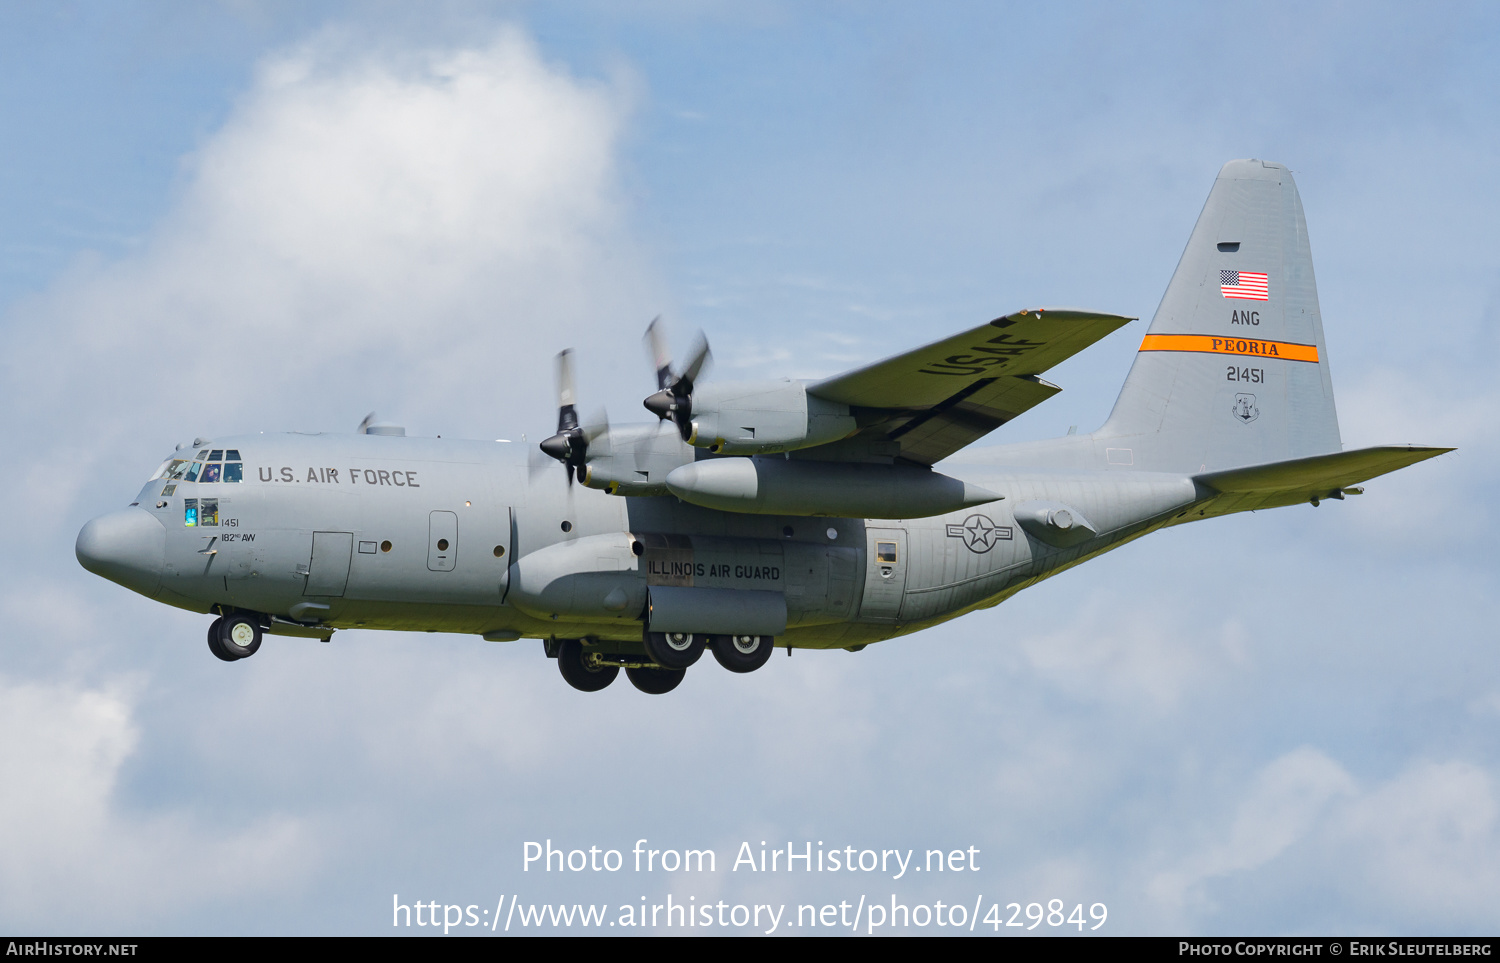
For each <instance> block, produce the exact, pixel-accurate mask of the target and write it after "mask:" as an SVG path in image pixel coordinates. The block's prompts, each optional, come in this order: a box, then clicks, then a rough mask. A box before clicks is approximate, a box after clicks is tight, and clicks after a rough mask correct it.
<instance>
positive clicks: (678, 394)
mask: <svg viewBox="0 0 1500 963" xmlns="http://www.w3.org/2000/svg"><path fill="white" fill-rule="evenodd" d="M646 345H647V347H648V349H649V350H650V352H651V360H652V362H653V363H654V364H655V365H656V387H657V389H658V390H657V391H656V393H655V394H652V395H649V396H648V397H647V398H646V400H645V401H643V402H642V404H644V405H645V406H646V410H647V411H649V412H651V413H652V414H653V415H655V416H656V417H658V418H660V419H662V420H663V421H666V420H668V419H670V420H671V421H672V423H673V424H674V425H676V426H677V431H678V433H679V434H681V435H682V440H683V441H687V440H688V438H689V437H690V436H691V435H692V433H693V383H694V382H695V381H697V380H698V378H699V376H701V375H702V374H703V369H704V367H705V366H707V364H708V362H709V361H710V360H711V359H712V357H713V355H712V353H711V352H710V351H709V350H708V339H707V338H705V337H704V336H703V334H702V333H701V332H700V333H699V335H698V339H697V341H695V342H694V343H693V349H692V352H691V353H690V354H689V355H688V357H689V360H688V363H687V367H685V368H683V369H682V371H681V373H676V374H674V373H673V371H672V355H671V353H670V352H669V351H668V350H667V339H666V335H664V334H663V333H662V330H661V316H660V315H658V316H657V317H655V318H654V319H652V321H651V323H650V324H648V325H646Z"/></svg>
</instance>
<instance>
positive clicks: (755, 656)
mask: <svg viewBox="0 0 1500 963" xmlns="http://www.w3.org/2000/svg"><path fill="white" fill-rule="evenodd" d="M775 642H776V640H775V639H774V638H773V637H771V636H769V635H716V636H714V638H713V649H714V658H716V659H718V660H719V664H720V665H722V666H723V667H724V668H726V669H728V670H729V671H730V672H754V671H755V670H756V669H758V668H760V667H761V666H763V665H765V664H766V660H768V659H769V658H771V651H772V649H774V648H775Z"/></svg>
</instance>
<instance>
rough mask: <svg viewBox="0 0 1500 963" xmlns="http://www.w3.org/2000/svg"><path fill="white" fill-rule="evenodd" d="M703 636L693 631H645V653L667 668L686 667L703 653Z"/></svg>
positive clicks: (653, 660)
mask: <svg viewBox="0 0 1500 963" xmlns="http://www.w3.org/2000/svg"><path fill="white" fill-rule="evenodd" d="M703 643H704V638H703V636H702V635H700V634H698V633H695V632H647V633H646V654H647V655H649V656H650V657H651V661H652V662H655V663H656V664H657V665H659V666H663V667H665V668H668V669H686V668H687V667H688V666H690V665H692V664H693V663H694V662H697V661H698V659H699V658H700V657H701V656H702V655H703Z"/></svg>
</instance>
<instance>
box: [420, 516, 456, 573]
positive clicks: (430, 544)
mask: <svg viewBox="0 0 1500 963" xmlns="http://www.w3.org/2000/svg"><path fill="white" fill-rule="evenodd" d="M457 564H458V515H457V514H455V513H453V512H432V513H431V514H429V515H428V516H427V567H428V568H429V569H431V570H432V571H434V572H451V571H453V568H454V566H455V565H457Z"/></svg>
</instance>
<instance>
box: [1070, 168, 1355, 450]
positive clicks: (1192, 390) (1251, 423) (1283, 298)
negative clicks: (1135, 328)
mask: <svg viewBox="0 0 1500 963" xmlns="http://www.w3.org/2000/svg"><path fill="white" fill-rule="evenodd" d="M1094 438H1095V443H1096V445H1099V447H1106V448H1107V449H1108V450H1109V454H1108V460H1109V462H1110V463H1112V464H1115V465H1121V466H1123V465H1131V466H1133V467H1135V468H1137V469H1145V470H1151V471H1181V472H1191V473H1198V472H1202V471H1215V470H1223V469H1229V468H1236V467H1240V466H1243V465H1255V464H1261V463H1264V462H1273V461H1286V460H1289V459H1293V458H1305V457H1308V456H1312V455H1322V454H1327V453H1329V452H1336V451H1339V450H1340V448H1341V445H1340V442H1339V425H1338V415H1337V413H1336V412H1335V411H1334V407H1333V382H1332V380H1331V379H1330V378H1329V374H1328V351H1327V348H1326V347H1325V345H1324V343H1323V321H1322V317H1321V315H1320V314H1319V312H1318V289H1317V284H1316V282H1315V281H1314V280H1313V267H1312V252H1311V250H1310V249H1309V247H1308V243H1307V224H1306V222H1305V221H1304V220H1303V216H1302V200H1301V198H1299V197H1298V196H1297V185H1296V184H1294V183H1293V182H1292V174H1291V171H1289V170H1287V169H1286V168H1285V167H1283V166H1282V165H1280V164H1272V163H1269V162H1265V161H1259V160H1237V161H1230V162H1229V163H1227V164H1225V165H1224V167H1223V169H1222V170H1220V171H1219V178H1218V180H1217V181H1215V182H1214V187H1213V190H1212V191H1211V192H1210V193H1209V195H1208V201H1207V203H1205V204H1204V205H1203V213H1202V214H1200V215H1198V224H1197V226H1196V227H1194V228H1193V235H1192V237H1191V238H1190V239H1189V240H1188V245H1187V250H1185V251H1184V252H1183V254H1182V260H1181V261H1179V262H1178V264H1177V272H1176V273H1175V274H1173V275H1172V282H1171V284H1169V285H1168V286H1167V293H1166V295H1165V296H1164V297H1163V298H1162V301H1161V306H1160V307H1159V308H1157V310H1156V317H1155V318H1153V319H1152V321H1151V328H1150V329H1149V330H1148V331H1147V333H1146V337H1145V339H1144V340H1143V342H1142V343H1141V350H1140V353H1139V354H1138V355H1136V360H1135V364H1134V365H1133V366H1132V367H1131V369H1130V376H1129V377H1128V378H1126V379H1125V387H1124V388H1123V389H1122V390H1121V392H1120V397H1119V399H1118V400H1117V401H1116V402H1115V407H1114V411H1113V412H1111V413H1110V416H1109V420H1108V421H1107V422H1106V423H1105V424H1104V427H1103V428H1101V429H1100V430H1099V431H1098V432H1096V433H1095V436H1094ZM1101 443H1102V444H1101Z"/></svg>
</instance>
